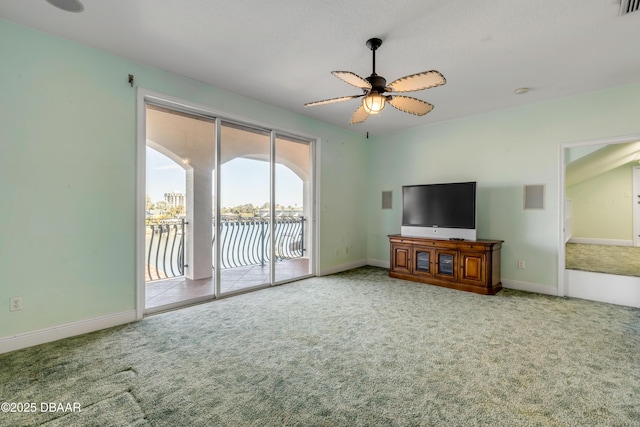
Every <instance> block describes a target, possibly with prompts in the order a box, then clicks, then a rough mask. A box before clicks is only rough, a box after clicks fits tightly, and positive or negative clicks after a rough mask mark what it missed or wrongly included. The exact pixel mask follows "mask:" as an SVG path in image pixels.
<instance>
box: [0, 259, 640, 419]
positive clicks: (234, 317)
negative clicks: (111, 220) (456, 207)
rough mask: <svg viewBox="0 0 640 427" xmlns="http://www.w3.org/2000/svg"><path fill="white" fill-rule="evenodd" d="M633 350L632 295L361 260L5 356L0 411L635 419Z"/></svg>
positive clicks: (638, 357) (639, 393) (639, 378)
mask: <svg viewBox="0 0 640 427" xmlns="http://www.w3.org/2000/svg"><path fill="white" fill-rule="evenodd" d="M638 349H640V309H634V308H629V307H622V306H615V305H611V304H603V303H597V302H592V301H584V300H579V299H571V298H558V297H552V296H548V295H539V294H530V293H526V292H520V291H515V290H512V289H504V290H502V291H501V292H499V293H498V294H497V295H495V296H485V295H476V294H472V293H468V292H460V291H455V290H452V289H446V288H440V287H437V286H430V285H424V284H421V283H414V282H407V281H403V280H397V279H391V278H389V277H388V275H387V270H385V269H380V268H373V267H366V268H360V269H356V270H352V271H349V272H345V273H341V274H336V275H333V276H327V277H315V278H311V279H305V280H301V281H299V282H296V283H293V284H288V285H284V286H278V287H275V288H270V289H267V290H263V291H259V292H253V293H250V294H244V295H239V296H236V297H233V298H227V299H223V300H219V301H214V302H211V303H208V304H202V305H198V306H194V307H189V308H185V309H183V310H177V311H172V312H169V313H165V314H160V315H156V316H151V317H148V318H146V319H145V320H143V321H141V322H137V323H133V324H130V325H126V326H120V327H116V328H112V329H108V330H105V331H100V332H96V333H92V334H87V335H83V336H79V337H74V338H69V339H66V340H61V341H57V342H54V343H50V344H45V345H41V346H38V347H33V348H29V349H25V350H21V351H16V352H13V353H9V354H3V355H0V398H2V400H0V402H34V403H35V404H37V405H38V406H37V408H38V410H37V411H36V412H35V413H24V412H5V413H0V426H2V427H4V426H6V427H15V426H40V425H45V426H65V427H73V426H96V427H105V426H118V427H120V426H133V427H141V426H143V425H148V426H157V427H165V426H166V427H179V426H189V427H193V426H197V427H199V426H202V427H209V426H221V427H224V426H229V427H243V426H251V427H254V426H255V427H268V426H326V427H336V426H337V427H341V426H345V427H358V426H362V427H370V426H376V427H378V426H390V427H393V426H435V427H439V426H444V427H449V426H470V427H473V426H477V427H484V426H492V427H502V426H504V427H518V426H522V427H528V426H540V427H546V426H548V427H559V426H576V427H584V426H640V405H638V402H640V398H639V397H640V369H638V367H639V366H640V352H639V351H638ZM41 402H62V403H68V402H77V403H78V404H80V405H81V407H82V410H81V412H71V413H69V412H67V413H65V412H42V411H40V410H39V408H40V404H41Z"/></svg>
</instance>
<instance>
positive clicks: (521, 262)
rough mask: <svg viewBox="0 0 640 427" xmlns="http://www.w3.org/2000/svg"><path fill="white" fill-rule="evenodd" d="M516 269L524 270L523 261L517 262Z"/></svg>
mask: <svg viewBox="0 0 640 427" xmlns="http://www.w3.org/2000/svg"><path fill="white" fill-rule="evenodd" d="M518 268H524V261H523V260H521V259H519V260H518Z"/></svg>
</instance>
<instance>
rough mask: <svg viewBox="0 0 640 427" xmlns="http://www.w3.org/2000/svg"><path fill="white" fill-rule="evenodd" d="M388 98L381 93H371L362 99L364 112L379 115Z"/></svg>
mask: <svg viewBox="0 0 640 427" xmlns="http://www.w3.org/2000/svg"><path fill="white" fill-rule="evenodd" d="M386 101H387V99H386V97H385V96H382V95H380V94H379V93H370V94H369V95H367V96H365V97H364V98H362V106H363V107H364V110H365V111H366V112H367V113H369V114H378V113H379V112H380V111H382V110H383V109H384V106H385V104H386Z"/></svg>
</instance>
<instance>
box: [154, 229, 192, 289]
mask: <svg viewBox="0 0 640 427" xmlns="http://www.w3.org/2000/svg"><path fill="white" fill-rule="evenodd" d="M184 226H185V222H184V220H183V219H180V220H166V221H162V222H159V223H156V224H148V225H147V230H146V239H145V240H146V242H145V246H146V259H147V268H146V271H145V275H146V277H145V281H147V282H150V281H152V280H160V279H168V278H170V277H178V276H183V275H184V267H185V265H184Z"/></svg>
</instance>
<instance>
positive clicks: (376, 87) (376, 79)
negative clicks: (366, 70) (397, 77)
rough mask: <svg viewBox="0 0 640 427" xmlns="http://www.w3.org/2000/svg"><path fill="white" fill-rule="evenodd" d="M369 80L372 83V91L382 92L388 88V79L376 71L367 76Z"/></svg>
mask: <svg viewBox="0 0 640 427" xmlns="http://www.w3.org/2000/svg"><path fill="white" fill-rule="evenodd" d="M367 81H368V82H369V83H371V91H372V92H378V93H382V92H384V91H385V90H386V88H387V80H386V79H385V78H384V77H382V76H379V75H377V74H375V73H374V74H371V75H370V76H369V77H367Z"/></svg>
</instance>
